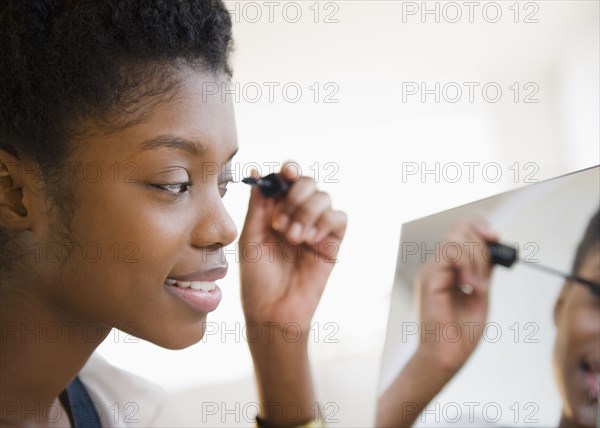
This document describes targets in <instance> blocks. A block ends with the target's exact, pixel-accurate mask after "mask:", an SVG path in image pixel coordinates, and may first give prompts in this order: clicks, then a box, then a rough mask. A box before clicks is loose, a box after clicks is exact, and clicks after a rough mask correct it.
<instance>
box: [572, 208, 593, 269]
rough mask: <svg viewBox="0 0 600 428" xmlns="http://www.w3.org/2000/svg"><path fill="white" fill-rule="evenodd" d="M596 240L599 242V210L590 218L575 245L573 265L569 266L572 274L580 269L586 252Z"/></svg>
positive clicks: (587, 252) (585, 257)
mask: <svg viewBox="0 0 600 428" xmlns="http://www.w3.org/2000/svg"><path fill="white" fill-rule="evenodd" d="M598 242H600V210H598V211H596V214H594V215H593V216H592V218H591V219H590V222H589V223H588V225H587V227H586V229H585V233H584V234H583V238H582V239H581V241H580V242H579V245H578V246H577V251H576V252H575V258H574V259H573V266H572V268H571V272H572V273H573V275H578V272H579V269H581V266H583V264H584V263H585V261H586V259H587V256H588V254H589V253H590V251H591V250H592V249H593V248H594V246H595V245H598Z"/></svg>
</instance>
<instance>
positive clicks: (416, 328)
mask: <svg viewBox="0 0 600 428" xmlns="http://www.w3.org/2000/svg"><path fill="white" fill-rule="evenodd" d="M599 173H600V168H599V167H594V168H590V169H586V170H583V171H579V172H576V173H573V174H569V175H566V176H561V177H558V178H555V179H552V180H548V181H544V182H541V183H536V184H533V185H531V186H528V187H524V188H521V189H517V190H514V191H511V192H507V193H503V194H500V195H498V196H494V197H491V198H487V199H484V200H481V201H478V202H474V203H471V204H468V205H464V206H461V207H458V208H455V209H452V210H448V211H445V212H442V213H439V214H435V215H432V216H428V217H425V218H422V219H419V220H415V221H412V222H409V223H406V224H404V225H403V227H402V235H401V242H400V248H399V252H398V259H397V269H396V277H395V282H394V287H393V291H392V301H391V306H390V315H389V319H388V327H387V337H386V343H385V348H384V355H383V360H382V369H381V376H380V382H379V401H378V413H377V425H378V426H394V427H402V426H454V427H464V426H498V427H509V426H544V427H548V426H560V427H594V426H597V424H598V422H599V421H600V419H599V418H600V416H599V410H598V389H599V385H600V217H599V207H600V175H599Z"/></svg>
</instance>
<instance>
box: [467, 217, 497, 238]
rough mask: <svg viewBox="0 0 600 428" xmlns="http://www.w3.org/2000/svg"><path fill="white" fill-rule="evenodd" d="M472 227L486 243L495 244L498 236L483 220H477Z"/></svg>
mask: <svg viewBox="0 0 600 428" xmlns="http://www.w3.org/2000/svg"><path fill="white" fill-rule="evenodd" d="M472 227H473V228H474V229H475V231H476V232H477V233H479V234H480V235H481V236H482V237H483V239H484V240H485V241H487V242H497V241H498V234H497V233H496V232H494V231H493V230H492V229H491V227H490V225H489V223H488V222H487V221H486V220H484V219H478V220H476V221H474V222H473V223H472Z"/></svg>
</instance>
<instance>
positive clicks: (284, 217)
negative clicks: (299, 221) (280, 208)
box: [277, 214, 290, 230]
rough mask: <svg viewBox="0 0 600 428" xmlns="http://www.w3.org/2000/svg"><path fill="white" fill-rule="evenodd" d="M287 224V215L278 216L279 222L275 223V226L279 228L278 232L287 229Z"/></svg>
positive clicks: (288, 220) (288, 219) (288, 221)
mask: <svg viewBox="0 0 600 428" xmlns="http://www.w3.org/2000/svg"><path fill="white" fill-rule="evenodd" d="M288 224H290V218H289V217H288V215H287V214H280V215H279V220H278V221H277V225H278V226H279V227H278V230H285V229H286V228H287V227H288Z"/></svg>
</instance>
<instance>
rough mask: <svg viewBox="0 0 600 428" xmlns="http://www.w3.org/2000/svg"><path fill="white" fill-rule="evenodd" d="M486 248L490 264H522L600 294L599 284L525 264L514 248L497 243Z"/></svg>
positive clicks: (506, 265) (557, 271)
mask: <svg viewBox="0 0 600 428" xmlns="http://www.w3.org/2000/svg"><path fill="white" fill-rule="evenodd" d="M487 248H488V255H489V258H490V262H491V263H493V264H495V265H501V266H504V267H511V266H512V265H513V264H514V263H522V264H523V265H524V266H529V267H532V268H534V269H537V270H540V271H543V272H546V273H550V274H552V275H556V276H560V277H563V278H565V279H567V280H570V281H574V282H578V283H580V284H583V285H585V286H586V287H588V288H589V289H590V290H591V291H592V292H594V293H596V294H600V283H597V282H594V281H590V280H587V279H584V278H581V277H579V276H576V275H571V274H568V273H564V272H561V271H559V270H556V269H553V268H551V267H548V266H544V265H540V264H537V263H535V264H534V263H527V262H525V261H524V260H521V259H519V253H518V251H517V249H516V248H513V247H509V246H508V245H504V244H499V243H497V242H491V243H488V245H487Z"/></svg>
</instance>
